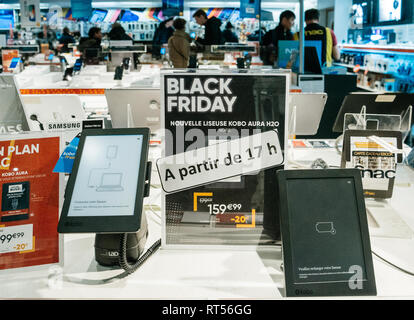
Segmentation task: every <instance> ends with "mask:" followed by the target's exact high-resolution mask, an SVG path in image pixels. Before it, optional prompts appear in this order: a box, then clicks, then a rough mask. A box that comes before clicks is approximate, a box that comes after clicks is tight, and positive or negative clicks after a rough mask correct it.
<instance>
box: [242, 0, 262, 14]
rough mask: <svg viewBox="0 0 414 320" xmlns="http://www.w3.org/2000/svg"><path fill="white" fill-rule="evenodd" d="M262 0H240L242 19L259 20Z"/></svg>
mask: <svg viewBox="0 0 414 320" xmlns="http://www.w3.org/2000/svg"><path fill="white" fill-rule="evenodd" d="M260 2H261V0H240V18H242V19H243V18H257V19H258V18H259V17H260Z"/></svg>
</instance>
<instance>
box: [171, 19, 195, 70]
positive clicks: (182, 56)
mask: <svg viewBox="0 0 414 320" xmlns="http://www.w3.org/2000/svg"><path fill="white" fill-rule="evenodd" d="M185 25H186V21H185V20H184V19H182V18H177V19H175V20H174V23H173V26H174V28H175V31H174V34H173V36H172V37H171V38H170V39H169V40H168V53H169V56H170V61H171V63H172V64H173V66H174V68H187V66H188V60H189V57H190V41H191V39H190V35H189V34H188V33H186V32H185Z"/></svg>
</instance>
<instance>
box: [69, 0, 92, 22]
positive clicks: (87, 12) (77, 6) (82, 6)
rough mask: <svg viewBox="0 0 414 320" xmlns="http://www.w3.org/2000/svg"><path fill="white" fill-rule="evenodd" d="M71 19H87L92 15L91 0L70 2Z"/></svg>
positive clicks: (72, 0)
mask: <svg viewBox="0 0 414 320" xmlns="http://www.w3.org/2000/svg"><path fill="white" fill-rule="evenodd" d="M70 6H71V8H72V18H74V19H89V18H90V16H91V14H92V0H70Z"/></svg>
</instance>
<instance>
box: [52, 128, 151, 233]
mask: <svg viewBox="0 0 414 320" xmlns="http://www.w3.org/2000/svg"><path fill="white" fill-rule="evenodd" d="M149 136H150V130H149V129H148V128H129V129H90V130H86V131H83V132H82V134H81V138H80V141H79V146H78V150H77V152H76V157H75V160H74V164H73V168H72V173H71V175H70V177H69V180H68V184H67V187H66V192H65V199H64V203H63V209H62V213H61V217H60V220H59V224H58V232H60V233H129V232H136V231H138V230H139V228H140V224H141V211H142V203H143V198H144V197H145V196H146V195H147V194H148V192H149V180H150V173H151V172H150V171H151V170H150V169H149V170H148V168H149V167H150V165H148V164H149V163H148V162H147V159H148V145H149ZM148 171H149V172H148Z"/></svg>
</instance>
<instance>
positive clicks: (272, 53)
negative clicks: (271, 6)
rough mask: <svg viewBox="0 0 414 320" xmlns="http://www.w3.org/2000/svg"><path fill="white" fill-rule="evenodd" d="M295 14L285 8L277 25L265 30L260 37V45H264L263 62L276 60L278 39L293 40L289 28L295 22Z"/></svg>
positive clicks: (269, 63)
mask: <svg viewBox="0 0 414 320" xmlns="http://www.w3.org/2000/svg"><path fill="white" fill-rule="evenodd" d="M295 19H296V16H295V14H294V13H293V12H292V11H290V10H286V11H283V12H282V13H281V14H280V18H279V25H278V26H277V27H276V28H274V29H273V30H270V31H268V32H266V34H265V35H264V37H263V39H262V46H264V47H265V48H264V57H262V59H263V63H264V64H267V65H273V63H274V62H275V61H276V60H277V54H278V42H279V40H293V33H292V32H291V29H292V27H293V25H294V23H295Z"/></svg>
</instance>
